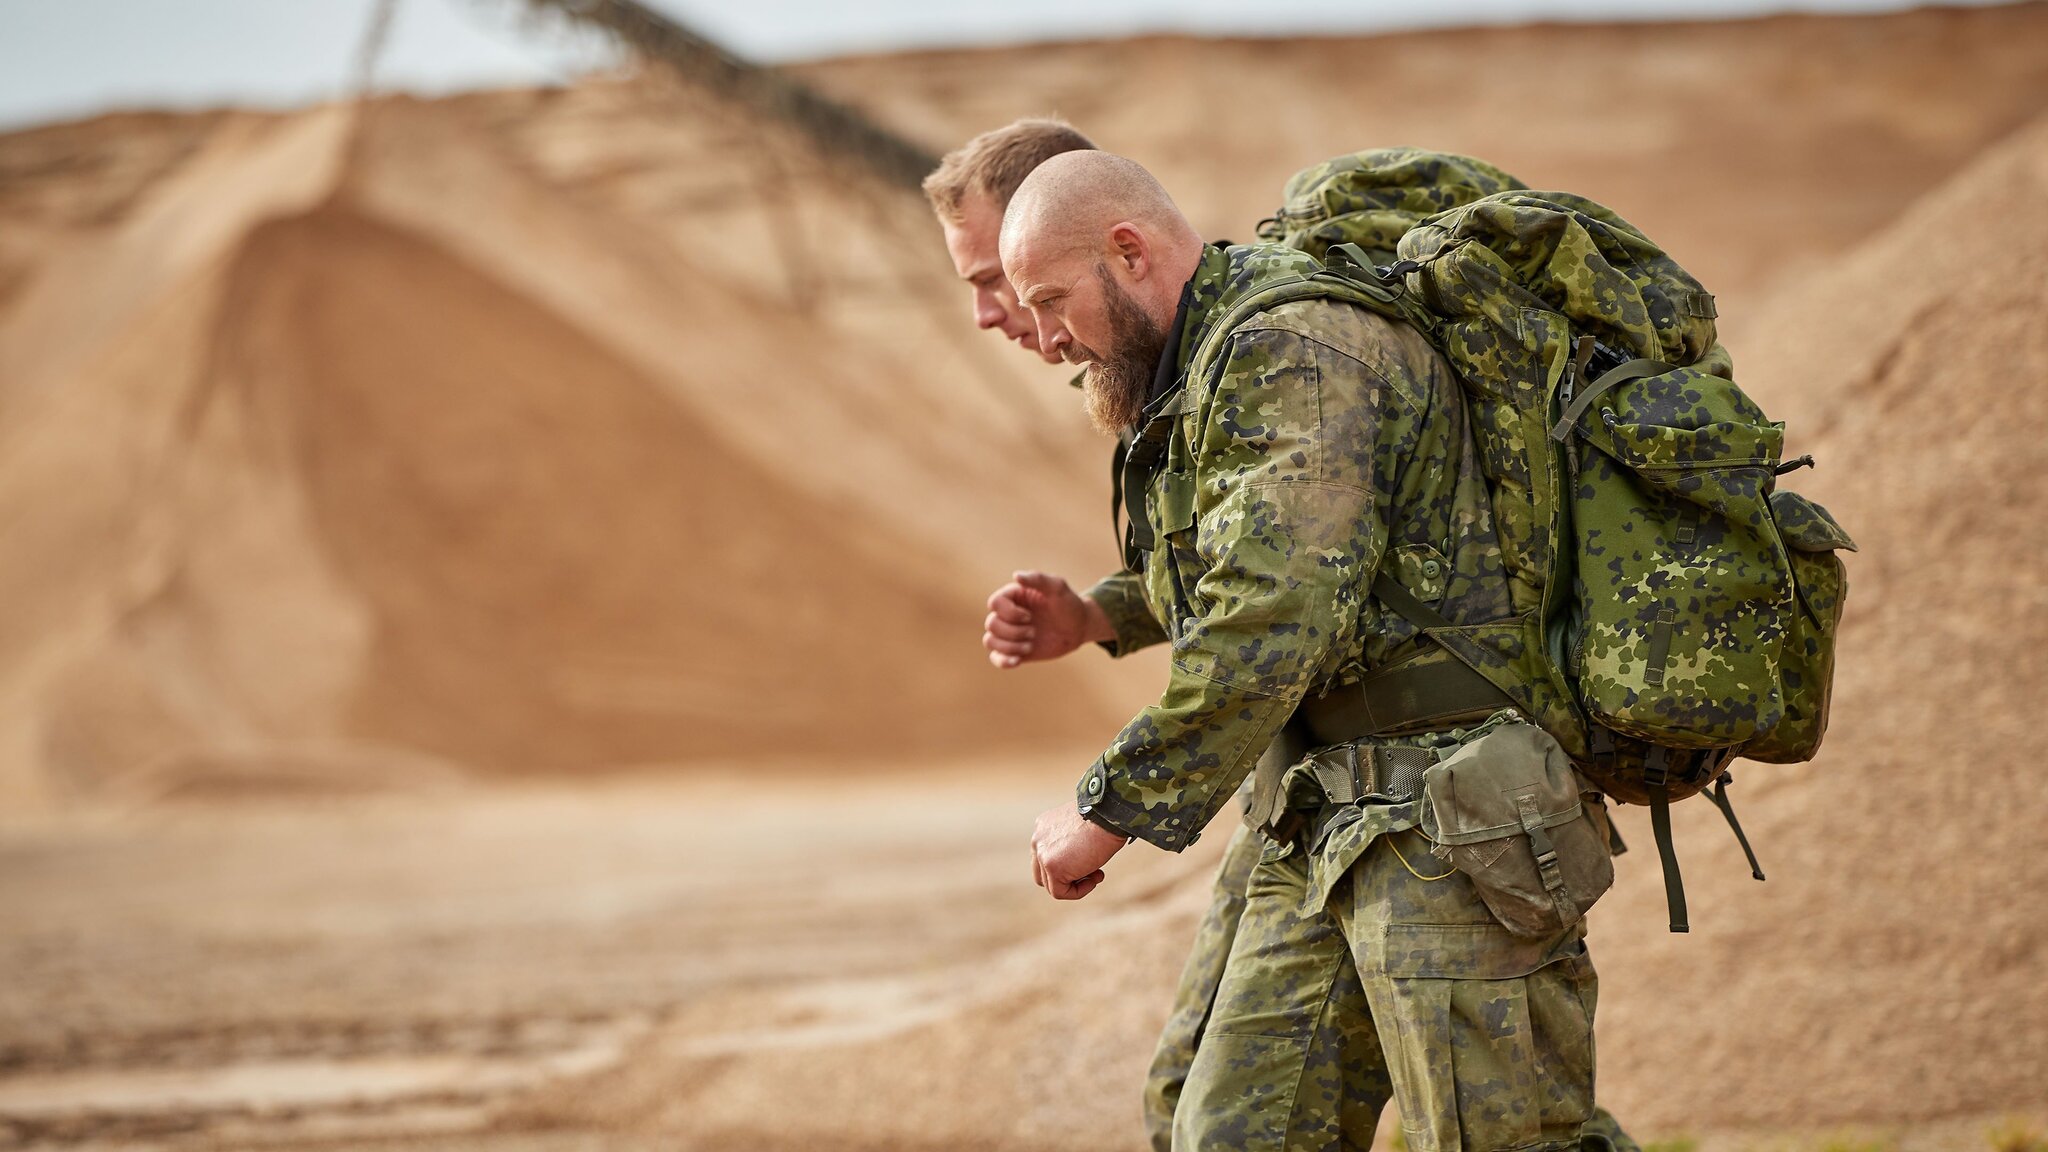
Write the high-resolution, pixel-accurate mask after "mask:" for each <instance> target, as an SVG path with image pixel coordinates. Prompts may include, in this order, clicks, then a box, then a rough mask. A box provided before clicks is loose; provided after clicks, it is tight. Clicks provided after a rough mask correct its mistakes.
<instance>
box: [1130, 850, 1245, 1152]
mask: <svg viewBox="0 0 2048 1152" xmlns="http://www.w3.org/2000/svg"><path fill="white" fill-rule="evenodd" d="M1260 848H1261V844H1260V841H1259V838H1258V837H1257V836H1254V835H1253V834H1252V833H1251V830H1250V829H1248V828H1239V829H1238V830H1237V832H1236V834H1235V835H1233V836H1232V837H1231V838H1230V847H1229V848H1227V849H1225V851H1224V853H1223V864H1222V867H1220V868H1219V869H1218V870H1217V872H1216V890H1215V892H1214V894H1213V895H1212V896H1211V898H1210V901H1209V910H1208V912H1207V913H1205V914H1204V915H1203V916H1202V920H1201V923H1200V924H1199V925H1197V926H1196V928H1195V943H1194V946H1193V947H1192V948H1190V949H1189V950H1188V959H1187V963H1186V964H1184V965H1182V966H1181V972H1180V983H1179V985H1178V986H1177V987H1176V988H1175V989H1174V994H1173V1014H1172V1015H1170V1016H1168V1017H1167V1019H1166V1027H1165V1028H1164V1029H1163V1030H1161V1031H1160V1033H1159V1046H1158V1047H1157V1048H1156V1049H1154V1050H1153V1053H1152V1067H1151V1068H1150V1069H1149V1070H1148V1071H1147V1072H1146V1075H1145V1134H1146V1136H1148V1137H1149V1138H1150V1139H1151V1142H1152V1147H1153V1149H1154V1152H1169V1150H1170V1149H1171V1148H1172V1145H1173V1110H1174V1106H1175V1105H1176V1104H1178V1103H1179V1102H1180V1095H1181V1088H1182V1086H1183V1085H1185V1084H1186V1083H1187V1079H1188V1070H1189V1068H1190V1067H1192V1066H1193V1064H1194V1062H1195V1053H1196V1052H1197V1051H1198V1050H1199V1048H1200V1046H1201V1043H1202V1036H1203V1034H1204V1032H1206V1031H1207V1029H1208V1026H1209V1017H1210V1014H1211V1012H1212V1011H1213V1010H1214V1008H1215V1006H1216V989H1217V986H1218V985H1220V984H1222V983H1223V964H1224V961H1226V960H1228V959H1229V958H1230V946H1231V943H1232V942H1233V941H1234V940H1236V939H1237V926H1238V922H1239V919H1240V918H1241V917H1242V916H1243V915H1244V889H1245V885H1246V883H1247V882H1249V881H1250V880H1251V875H1252V866H1253V865H1254V864H1257V863H1258V862H1259V850H1260Z"/></svg>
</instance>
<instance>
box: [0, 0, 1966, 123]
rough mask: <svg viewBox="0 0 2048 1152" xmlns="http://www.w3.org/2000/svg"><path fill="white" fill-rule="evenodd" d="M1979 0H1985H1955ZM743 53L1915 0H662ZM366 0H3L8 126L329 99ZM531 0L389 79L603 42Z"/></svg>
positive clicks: (481, 77)
mask: <svg viewBox="0 0 2048 1152" xmlns="http://www.w3.org/2000/svg"><path fill="white" fill-rule="evenodd" d="M1955 2H1960V3H1985V2H1993V0H1955ZM654 3H655V5H656V6H657V7H660V8H662V9H664V10H666V11H668V12H670V13H672V14H673V15H675V16H677V17H678V18H680V19H682V20H683V21H685V22H687V23H689V24H691V25H693V26H694V27H696V28H697V29H698V30H699V31H702V32H705V33H707V34H709V35H711V36H713V37H714V38H717V39H719V40H720V41H722V42H723V43H725V44H726V45H727V46H728V47H730V48H732V49H734V50H736V51H738V52H739V53H741V54H742V55H746V56H751V57H754V58H756V59H761V60H770V61H773V60H790V59H801V58H804V57H811V56H823V55H832V54H837V53H845V52H873V51H886V50H889V49H895V48H916V47H939V46H947V45H967V44H1001V43H1015V42H1020V41H1033V40H1072V39H1088V38H1094V37H1104V36H1123V35H1130V34H1133V33H1138V32H1175V31H1179V32H1190V33H1198V34H1199V33H1216V34H1231V35H1257V34H1304V33H1305V34H1314V33H1317V32H1360V31H1373V30H1379V29H1393V28H1415V27H1426V26H1445V25H1463V24H1478V23H1518V22H1524V21H1530V20H1600V19H1658V18H1663V19H1674V18H1690V19H1700V18H1710V17H1717V16H1735V15H1752V14H1758V13H1765V12H1782V11H1813V12H1839V11H1873V10H1879V9H1889V8H1905V7H1910V6H1912V4H1911V2H1910V0H1796V2H1792V0H1291V2H1290V3H1288V4H1286V5H1284V6H1282V5H1274V4H1265V3H1253V2H1251V0H1031V2H1030V3H1028V4H1023V3H1015V2H1010V3H972V2H963V0H856V2H852V3H849V2H847V0H744V2H740V0H654ZM373 4H374V0H0V129H5V128H10V127H20V126H23V125H27V124H32V123H37V122H40V121H44V120H53V119H65V118H70V117H75V116H83V115H90V114H92V113H95V112H99V111H104V110H106V109H108V108H114V107H137V106H150V107H157V106H167V107H194V106H204V105H209V104H221V103H237V104H256V105H263V106H290V105H296V104H304V103H308V102H312V101H317V100H322V99H328V98H331V97H334V96H336V95H339V94H341V93H342V91H343V90H344V88H345V87H346V85H347V82H348V76H349V71H350V65H351V61H352V60H353V59H354V57H355V52H356V45H357V43H358V42H359V40H360V38H361V35H362V31H363V28H364V25H365V23H366V21H367V18H368V15H369V13H370V11H371V9H372V6H373ZM525 10H526V9H525V5H524V4H523V3H522V2H521V0H399V9H398V20H397V23H396V26H395V27H394V29H393V33H392V36H391V38H390V40H389V41H388V43H387V46H386V49H385V51H384V53H383V56H382V58H381V64H380V67H379V80H380V82H381V83H380V86H381V87H400V88H406V89H410V90H413V91H418V92H426V93H437V92H448V91H454V90H458V89H463V88H474V87H486V86H499V85H514V84H536V83H546V82H549V81H559V80H563V79H567V78H569V77H571V76H573V75H575V74H576V73H577V72H579V71H583V70H585V69H587V68H590V67H592V66H594V65H596V64H599V63H602V62H603V61H604V60H605V59H606V58H607V52H608V51H609V49H608V48H607V47H606V46H605V45H604V44H602V43H601V42H598V41H594V40H592V39H591V38H589V37H587V36H582V35H578V34H576V33H574V32H572V31H569V30H567V29H565V28H564V27H563V26H561V25H559V24H550V23H546V22H535V21H533V20H532V19H530V18H527V17H525V16H524V15H523V13H524V12H525Z"/></svg>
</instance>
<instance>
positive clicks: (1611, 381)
mask: <svg viewBox="0 0 2048 1152" xmlns="http://www.w3.org/2000/svg"><path fill="white" fill-rule="evenodd" d="M1672 367H1673V365H1670V364H1666V363H1664V362H1663V361H1662V360H1630V361H1628V362H1627V363H1624V364H1621V365H1619V366H1617V367H1614V368H1609V369H1608V370H1607V371H1605V372H1602V373H1601V374H1600V378H1599V379H1597V380H1595V381H1593V383H1592V384H1590V385H1588V386H1587V388H1586V390H1585V391H1584V392H1581V393H1579V394H1578V395H1577V396H1574V397H1572V402H1571V403H1570V404H1569V405H1567V406H1566V407H1565V410H1564V415H1563V416H1561V417H1559V418H1558V421H1557V423H1556V424H1555V425H1553V426H1552V427H1551V429H1550V438H1551V439H1552V440H1555V441H1557V442H1558V443H1559V444H1562V443H1564V442H1565V441H1566V440H1568V439H1570V438H1571V434H1572V429H1574V428H1576V427H1578V426H1579V417H1581V416H1584V415H1585V414H1586V409H1588V408H1591V407H1592V406H1593V402H1594V401H1595V400H1598V399H1599V398H1600V397H1602V396H1604V395H1606V394H1607V393H1608V392H1610V391H1612V390H1613V389H1614V388H1615V387H1616V386H1617V385H1621V384H1626V383H1628V382H1629V381H1631V380H1641V379H1642V378H1644V377H1645V376H1661V375H1663V374H1664V373H1666V372H1669V371H1671V369H1672Z"/></svg>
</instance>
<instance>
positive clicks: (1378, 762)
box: [1358, 745, 1436, 800]
mask: <svg viewBox="0 0 2048 1152" xmlns="http://www.w3.org/2000/svg"><path fill="white" fill-rule="evenodd" d="M1369 750H1370V752H1371V755H1370V756H1365V757H1362V758H1361V761H1360V765H1359V768H1360V771H1359V778H1358V795H1359V797H1360V798H1361V799H1363V798H1365V797H1367V796H1372V797H1376V798H1379V799H1383V800H1407V799H1410V798H1411V797H1413V796H1415V795H1416V794H1417V793H1419V792H1421V791H1422V774H1423V773H1424V772H1426V771H1428V770H1429V769H1430V767H1431V766H1432V765H1434V764H1435V763H1436V751H1435V750H1434V749H1430V748H1383V747H1380V746H1378V745H1371V746H1369Z"/></svg>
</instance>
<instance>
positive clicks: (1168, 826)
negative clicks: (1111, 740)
mask: <svg viewBox="0 0 2048 1152" xmlns="http://www.w3.org/2000/svg"><path fill="white" fill-rule="evenodd" d="M1074 802H1075V805H1076V807H1078V808H1079V809H1080V810H1081V815H1082V816H1085V817H1087V818H1088V819H1089V820H1091V821H1093V822H1094V823H1096V824H1099V825H1101V826H1102V827H1104V828H1107V829H1109V830H1110V831H1111V832H1114V833H1116V834H1117V835H1119V836H1131V837H1135V838H1136V839H1139V840H1143V841H1144V842H1146V843H1147V844H1150V845H1152V846H1153V847H1155V848H1164V849H1165V850H1166V851H1168V852H1179V851H1181V850H1182V849H1185V848H1187V847H1189V846H1190V845H1192V844H1193V843H1194V842H1195V841H1196V840H1198V839H1200V838H1201V829H1200V827H1199V826H1198V825H1197V824H1196V823H1195V822H1193V821H1189V820H1186V819H1182V818H1180V817H1177V816H1173V815H1167V816H1164V817H1162V816H1160V815H1159V814H1158V813H1155V812H1152V811H1148V810H1147V809H1145V808H1142V807H1140V806H1138V805H1136V804H1133V803H1132V802H1130V801H1129V800H1127V799H1125V798H1124V797H1123V796H1121V795H1119V794H1118V792H1117V789H1116V787H1115V785H1114V783H1113V781H1112V780H1111V779H1110V773H1109V770H1108V769H1107V768H1106V767H1105V766H1104V764H1103V762H1102V761H1100V760H1097V761H1096V762H1095V763H1094V764H1093V765H1091V766H1090V767H1089V769H1088V771H1087V773H1086V774H1084V775H1083V776H1082V777H1081V782H1080V784H1079V785H1077V786H1076V787H1075V789H1074Z"/></svg>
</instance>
